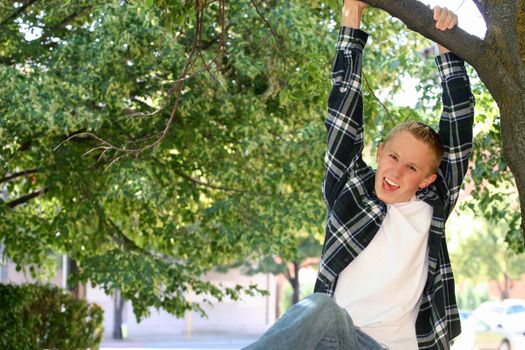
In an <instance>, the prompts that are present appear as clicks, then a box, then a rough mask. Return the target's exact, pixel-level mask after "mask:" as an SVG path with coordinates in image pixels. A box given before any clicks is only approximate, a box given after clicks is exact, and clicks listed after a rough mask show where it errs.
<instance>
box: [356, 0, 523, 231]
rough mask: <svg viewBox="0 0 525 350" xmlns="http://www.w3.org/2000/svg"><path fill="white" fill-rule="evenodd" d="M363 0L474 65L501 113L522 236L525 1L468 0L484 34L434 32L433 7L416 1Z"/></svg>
mask: <svg viewBox="0 0 525 350" xmlns="http://www.w3.org/2000/svg"><path fill="white" fill-rule="evenodd" d="M364 1H365V2H367V3H368V4H369V5H371V6H373V7H378V8H380V9H383V10H385V11H386V12H388V13H389V14H391V15H392V16H394V17H397V18H399V19H400V20H401V21H403V22H404V23H405V24H406V25H407V27H408V28H409V29H411V30H413V31H416V32H418V33H420V34H421V35H423V36H425V37H427V38H428V39H430V40H433V41H435V42H438V43H440V44H441V45H443V46H445V47H447V48H448V49H449V50H451V51H452V52H454V53H455V54H457V55H458V56H460V57H462V58H463V59H464V60H465V61H467V62H468V63H469V64H471V65H472V66H473V67H474V69H475V70H476V72H477V73H478V75H479V77H480V79H481V81H483V83H484V84H485V86H486V87H487V89H488V90H489V91H490V93H491V94H492V96H493V97H494V100H495V101H496V103H497V104H498V107H499V110H500V113H501V133H502V137H503V155H504V157H505V160H506V162H507V164H508V166H509V168H510V170H511V172H512V173H513V175H514V177H515V180H516V186H517V188H518V192H519V196H520V205H521V217H522V223H521V228H522V234H523V235H524V237H525V162H524V160H525V142H524V141H525V0H472V1H473V2H474V3H475V5H476V6H477V7H478V9H479V10H480V12H481V14H482V16H483V18H484V19H485V22H486V24H487V32H486V34H485V38H484V39H480V38H478V37H476V36H473V35H470V34H468V33H467V32H465V31H463V30H462V29H460V28H457V27H456V28H454V29H452V30H449V31H446V32H441V31H438V30H437V29H436V28H435V26H434V20H433V16H432V14H433V12H432V10H431V9H430V8H429V7H427V6H426V5H424V4H423V3H421V2H419V1H417V0H398V1H391V0H364Z"/></svg>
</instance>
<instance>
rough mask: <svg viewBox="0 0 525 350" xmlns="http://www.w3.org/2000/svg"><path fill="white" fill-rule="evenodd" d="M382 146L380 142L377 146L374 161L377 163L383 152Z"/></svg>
mask: <svg viewBox="0 0 525 350" xmlns="http://www.w3.org/2000/svg"><path fill="white" fill-rule="evenodd" d="M383 145H384V143H383V142H381V143H380V144H379V145H378V146H377V153H376V161H378V160H379V158H380V157H381V152H382V151H383Z"/></svg>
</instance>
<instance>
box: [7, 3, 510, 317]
mask: <svg viewBox="0 0 525 350" xmlns="http://www.w3.org/2000/svg"><path fill="white" fill-rule="evenodd" d="M198 3H200V2H198ZM221 3H224V4H225V7H224V8H222V7H221ZM327 4H328V5H329V6H327ZM1 5H2V6H0V23H1V24H0V27H1V28H2V31H0V32H1V34H0V41H1V43H2V45H0V47H1V49H0V63H1V65H0V77H1V78H0V79H1V84H0V95H1V96H2V97H3V98H2V100H1V101H0V115H1V116H2V117H1V118H0V140H1V141H2V142H1V147H2V149H1V151H0V174H5V175H4V176H3V179H0V180H1V182H0V186H1V187H0V190H1V191H2V193H3V199H4V202H5V203H4V204H3V205H1V206H0V217H1V218H2V220H0V238H1V239H3V242H4V243H5V246H6V253H7V254H8V255H9V256H10V257H11V258H12V259H13V260H14V261H15V262H17V263H18V264H30V265H33V266H42V265H43V264H44V263H45V262H47V261H49V259H50V258H49V256H50V253H51V252H62V253H67V254H68V255H70V256H71V257H72V258H73V259H75V261H76V262H77V264H78V266H79V271H80V272H79V274H78V275H77V276H76V277H75V278H76V279H77V280H80V281H84V282H86V281H88V280H89V281H91V283H93V284H96V285H99V286H101V287H102V288H104V289H105V290H106V291H108V292H109V291H111V290H112V289H114V288H119V289H120V290H121V291H122V294H123V297H125V298H126V299H129V300H131V301H132V302H133V307H134V310H135V313H136V315H137V317H138V318H142V317H144V316H146V315H147V314H148V308H149V307H152V306H153V307H156V308H164V309H166V310H167V311H169V312H171V313H173V314H175V315H178V316H181V315H183V314H184V312H185V311H186V310H189V309H195V310H201V311H202V309H201V307H200V306H199V305H198V304H194V303H188V301H187V300H186V299H185V293H186V291H187V290H188V288H189V287H190V286H191V287H192V289H193V291H195V292H196V293H198V294H201V295H205V296H206V298H205V299H206V300H208V301H209V302H211V301H213V300H219V301H220V300H222V299H223V298H225V297H231V298H234V299H235V298H239V297H240V296H241V295H242V294H243V293H248V294H252V293H256V292H260V291H259V289H258V288H257V287H256V286H250V287H248V288H245V289H244V288H240V287H233V288H226V287H224V286H220V285H213V284H211V283H207V282H203V281H202V277H203V276H204V274H205V273H206V272H207V271H209V270H210V269H213V268H217V267H221V266H230V265H231V264H235V263H238V262H239V261H260V260H264V259H265V258H271V257H275V256H278V257H280V258H282V259H283V260H285V261H293V260H294V259H298V258H302V257H301V254H303V253H304V250H301V249H300V247H302V246H304V243H305V242H307V243H309V244H310V243H312V244H313V246H312V245H310V247H313V248H312V250H311V251H309V252H308V254H307V255H310V254H312V255H314V254H316V253H315V251H316V249H315V244H316V242H317V244H318V252H319V253H320V242H321V241H322V238H323V219H324V209H323V208H324V205H323V202H322V198H321V191H320V184H321V181H322V176H323V152H324V138H325V131H324V129H323V119H324V115H325V113H326V112H325V108H326V106H325V101H326V99H327V93H328V91H329V85H330V82H329V71H330V63H331V58H332V56H333V46H334V44H335V40H336V35H337V34H336V33H337V24H336V23H337V21H338V20H339V19H338V17H339V16H338V10H335V9H336V8H337V7H338V4H336V3H335V2H333V1H332V2H327V3H325V2H321V1H313V0H312V1H306V2H303V1H280V0H273V1H265V2H262V1H248V0H246V1H235V2H227V3H225V2H221V1H219V2H211V3H206V6H204V7H203V8H202V9H201V10H199V11H196V8H195V7H194V6H193V4H192V3H190V2H172V1H163V0H142V1H137V2H133V3H131V2H124V1H117V0H114V1H89V2H87V1H82V0H71V1H68V2H67V3H63V2H58V1H45V2H27V3H24V4H22V3H21V2H14V3H13V2H11V1H3V2H1ZM366 16H367V17H366V18H365V21H364V22H365V23H367V26H366V28H365V30H366V31H368V32H369V33H370V34H371V37H370V39H369V49H367V51H366V53H365V55H366V56H365V61H366V66H365V77H366V79H365V84H364V97H365V108H366V110H365V114H366V116H367V118H366V130H367V135H366V140H367V142H368V144H367V148H366V149H367V155H366V156H367V157H368V158H369V160H370V161H371V162H372V163H373V158H374V157H373V154H374V153H375V152H374V148H375V145H377V143H378V142H379V141H380V140H381V137H382V135H383V133H384V131H385V130H388V129H389V128H390V127H391V126H392V125H393V124H395V123H397V122H400V121H403V120H406V119H417V120H423V121H426V122H428V123H430V124H434V125H435V124H436V123H437V120H438V117H439V109H440V103H439V102H438V101H439V97H438V95H437V93H438V92H439V87H438V83H437V75H436V73H435V68H434V67H433V63H432V61H431V60H430V59H427V58H426V51H425V50H426V49H427V48H428V47H429V45H430V44H429V42H428V41H426V40H424V39H422V38H421V37H420V36H418V35H416V34H414V33H412V32H408V31H406V30H405V28H404V25H402V24H401V23H400V22H399V21H397V20H395V19H393V18H390V17H388V16H387V15H386V14H385V13H383V12H380V11H378V10H370V11H368V12H367V15H366ZM223 19H224V20H225V23H224V25H225V28H226V31H225V32H222V29H223V27H222V20H223ZM199 28H200V29H199ZM29 33H32V35H29ZM221 34H222V35H224V38H223V39H224V42H222V43H221ZM195 43H197V44H198V45H197V46H195ZM192 48H196V50H195V51H194V55H193V56H191V55H190V53H191V52H192ZM190 57H192V60H193V61H192V65H191V66H188V58H190ZM187 67H189V70H188V71H187V74H183V75H182V76H181V74H182V73H183V72H184V71H185V69H186V68H187ZM408 76H411V77H415V79H416V80H417V84H416V86H417V87H416V89H417V93H418V99H419V102H418V104H417V107H416V108H415V109H413V108H408V107H404V106H399V103H397V101H396V99H397V96H398V93H399V92H400V91H402V88H403V87H402V82H403V80H404V78H405V77H408ZM178 91H179V92H180V99H179V98H178ZM174 106H177V109H176V111H175V112H176V113H174V112H173V110H174V109H173V107H174ZM169 121H172V122H173V124H170V122H169ZM495 123H496V122H495ZM160 134H162V135H163V137H164V138H163V139H162V142H160V143H158V144H155V146H154V147H150V148H148V149H147V151H146V152H142V153H140V152H131V153H130V152H126V151H129V150H133V149H137V148H140V147H142V146H144V145H147V144H151V142H153V141H152V140H155V139H156V138H158V137H159V135H160ZM493 136H494V140H495V141H497V137H498V136H497V133H496V134H495V135H493ZM102 140H105V142H102ZM491 140H492V139H491ZM109 143H110V144H111V145H113V146H115V147H114V148H108V147H107V145H108V144H109ZM477 147H480V146H477ZM479 154H480V155H481V154H482V153H479ZM479 159H481V158H479ZM115 160H118V161H115ZM479 164H480V167H481V166H482V165H483V164H485V168H483V169H485V170H486V169H487V166H486V164H487V163H484V162H482V161H480V162H479ZM498 164H499V163H498ZM480 169H481V168H480ZM479 171H481V170H479ZM480 174H482V176H485V173H480ZM494 176H495V177H496V176H500V173H498V174H494ZM480 193H482V192H480ZM28 196H29V197H28ZM484 212H487V213H489V214H490V211H484ZM503 219H505V220H507V219H508V217H507V216H505V217H504V218H503ZM34 271H36V270H34Z"/></svg>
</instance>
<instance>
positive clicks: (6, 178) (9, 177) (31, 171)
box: [0, 168, 42, 184]
mask: <svg viewBox="0 0 525 350" xmlns="http://www.w3.org/2000/svg"><path fill="white" fill-rule="evenodd" d="M40 170H42V169H41V168H33V169H27V170H24V171H19V172H17V173H13V174H7V175H6V176H4V177H3V178H2V179H0V184H1V183H4V182H7V181H10V180H13V179H16V178H18V177H22V176H26V175H30V174H34V173H37V172H39V171H40Z"/></svg>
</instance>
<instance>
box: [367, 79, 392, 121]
mask: <svg viewBox="0 0 525 350" xmlns="http://www.w3.org/2000/svg"><path fill="white" fill-rule="evenodd" d="M363 80H364V81H365V84H366V87H367V88H368V90H369V91H370V93H371V94H372V96H373V97H374V98H375V99H376V100H377V102H379V104H380V105H381V106H382V107H383V108H384V110H385V111H386V114H387V116H388V119H390V122H391V123H392V125H396V121H395V119H394V118H393V117H392V115H391V114H390V111H389V110H388V108H387V107H386V106H385V104H384V103H383V102H382V101H381V100H380V99H379V97H377V95H376V94H375V92H374V90H373V89H372V87H371V86H370V84H369V83H368V79H367V78H366V75H365V74H364V73H363Z"/></svg>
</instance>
